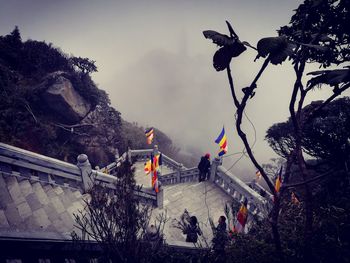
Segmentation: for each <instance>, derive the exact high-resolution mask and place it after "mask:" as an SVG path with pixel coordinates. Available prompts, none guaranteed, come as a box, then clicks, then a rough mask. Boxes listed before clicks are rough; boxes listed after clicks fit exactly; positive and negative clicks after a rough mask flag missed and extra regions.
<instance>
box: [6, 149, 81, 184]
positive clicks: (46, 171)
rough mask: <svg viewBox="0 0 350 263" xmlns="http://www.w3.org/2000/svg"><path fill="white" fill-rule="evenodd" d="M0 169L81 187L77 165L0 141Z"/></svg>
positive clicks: (7, 172)
mask: <svg viewBox="0 0 350 263" xmlns="http://www.w3.org/2000/svg"><path fill="white" fill-rule="evenodd" d="M0 170H1V172H3V173H6V174H12V175H14V176H17V177H25V178H28V179H31V180H35V181H43V182H47V183H50V184H56V185H61V186H63V187H72V188H80V189H82V182H83V181H82V177H81V172H80V169H79V167H77V166H76V165H73V164H70V163H66V162H63V161H60V160H57V159H54V158H50V157H47V156H44V155H40V154H36V153H33V152H30V151H26V150H23V149H20V148H17V147H14V146H10V145H7V144H4V143H0Z"/></svg>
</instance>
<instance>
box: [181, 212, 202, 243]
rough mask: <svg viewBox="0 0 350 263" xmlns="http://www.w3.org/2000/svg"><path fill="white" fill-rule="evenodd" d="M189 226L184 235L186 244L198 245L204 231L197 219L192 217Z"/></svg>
mask: <svg viewBox="0 0 350 263" xmlns="http://www.w3.org/2000/svg"><path fill="white" fill-rule="evenodd" d="M189 221H190V222H189V224H187V225H186V229H185V230H184V234H186V235H187V236H186V242H192V243H196V242H197V240H198V235H202V231H201V230H200V228H199V226H198V220H197V217H195V216H191V217H190V220H189Z"/></svg>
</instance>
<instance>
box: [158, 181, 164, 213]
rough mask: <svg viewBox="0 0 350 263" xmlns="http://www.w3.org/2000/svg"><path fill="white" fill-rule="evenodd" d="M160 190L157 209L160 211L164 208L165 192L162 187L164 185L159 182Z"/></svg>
mask: <svg viewBox="0 0 350 263" xmlns="http://www.w3.org/2000/svg"><path fill="white" fill-rule="evenodd" d="M158 188H159V192H158V193H157V207H158V208H159V209H162V208H163V202H164V191H163V187H162V183H161V182H160V181H159V180H158Z"/></svg>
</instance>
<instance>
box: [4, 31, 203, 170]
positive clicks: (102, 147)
mask: <svg viewBox="0 0 350 263" xmlns="http://www.w3.org/2000/svg"><path fill="white" fill-rule="evenodd" d="M96 71H97V67H96V65H95V61H92V60H90V59H88V58H81V57H74V56H68V55H67V54H64V53H63V52H62V51H61V50H60V49H59V48H57V47H54V46H53V45H52V44H51V43H50V44H48V43H46V42H43V41H35V40H27V41H24V42H23V41H22V39H21V35H20V32H19V29H18V28H17V27H16V28H15V29H14V30H13V31H12V32H11V33H10V34H8V35H5V36H0V93H1V94H0V141H1V142H4V143H8V144H11V145H14V146H18V147H21V148H24V149H27V150H31V151H34V152H37V153H41V154H45V155H48V156H51V157H55V158H58V159H62V160H65V161H68V162H72V163H75V162H76V157H77V156H78V155H79V154H81V153H86V154H87V155H88V156H89V159H90V162H91V163H92V164H93V165H99V166H103V165H105V164H108V163H110V162H112V161H113V159H114V154H115V149H118V150H119V152H120V153H122V152H124V151H125V150H126V149H127V147H128V146H129V147H131V148H133V149H140V148H150V147H151V146H149V145H147V144H146V139H145V135H144V128H143V127H140V126H138V125H137V124H133V123H130V122H127V121H126V120H123V119H122V118H121V113H120V112H119V111H118V110H116V109H115V108H113V107H112V106H111V102H110V100H109V96H108V94H107V93H106V92H105V91H104V90H102V89H99V88H98V87H97V86H96V84H95V83H94V82H93V80H92V79H91V76H90V75H91V73H93V72H96ZM155 133H156V137H155V141H154V143H156V144H158V145H159V148H160V150H161V151H162V152H164V153H165V154H167V155H169V156H171V157H173V158H174V159H177V160H180V161H182V162H183V163H184V164H185V165H187V166H191V165H193V164H194V162H193V160H196V159H197V158H198V157H195V158H192V160H191V158H188V157H185V156H181V155H180V154H179V151H180V149H179V148H177V147H175V146H174V145H173V143H172V141H171V139H170V138H169V137H168V136H167V135H165V134H164V133H162V132H161V131H159V130H158V129H155Z"/></svg>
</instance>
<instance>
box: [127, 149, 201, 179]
mask: <svg viewBox="0 0 350 263" xmlns="http://www.w3.org/2000/svg"><path fill="white" fill-rule="evenodd" d="M130 153H131V154H130V155H131V157H134V158H136V159H137V160H139V161H146V160H149V158H150V156H151V154H152V153H153V154H154V155H156V154H159V153H160V152H159V151H158V148H157V146H155V148H154V149H144V150H130ZM162 165H165V166H167V167H168V168H170V169H172V170H173V172H172V173H168V174H164V175H163V174H160V176H159V181H160V182H161V184H162V185H171V184H179V183H185V182H193V181H197V180H198V175H199V172H198V169H197V168H196V167H193V168H189V169H188V168H186V167H185V166H184V165H183V164H181V163H178V162H176V161H175V160H173V159H171V158H170V157H169V156H167V155H165V154H163V153H162Z"/></svg>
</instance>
